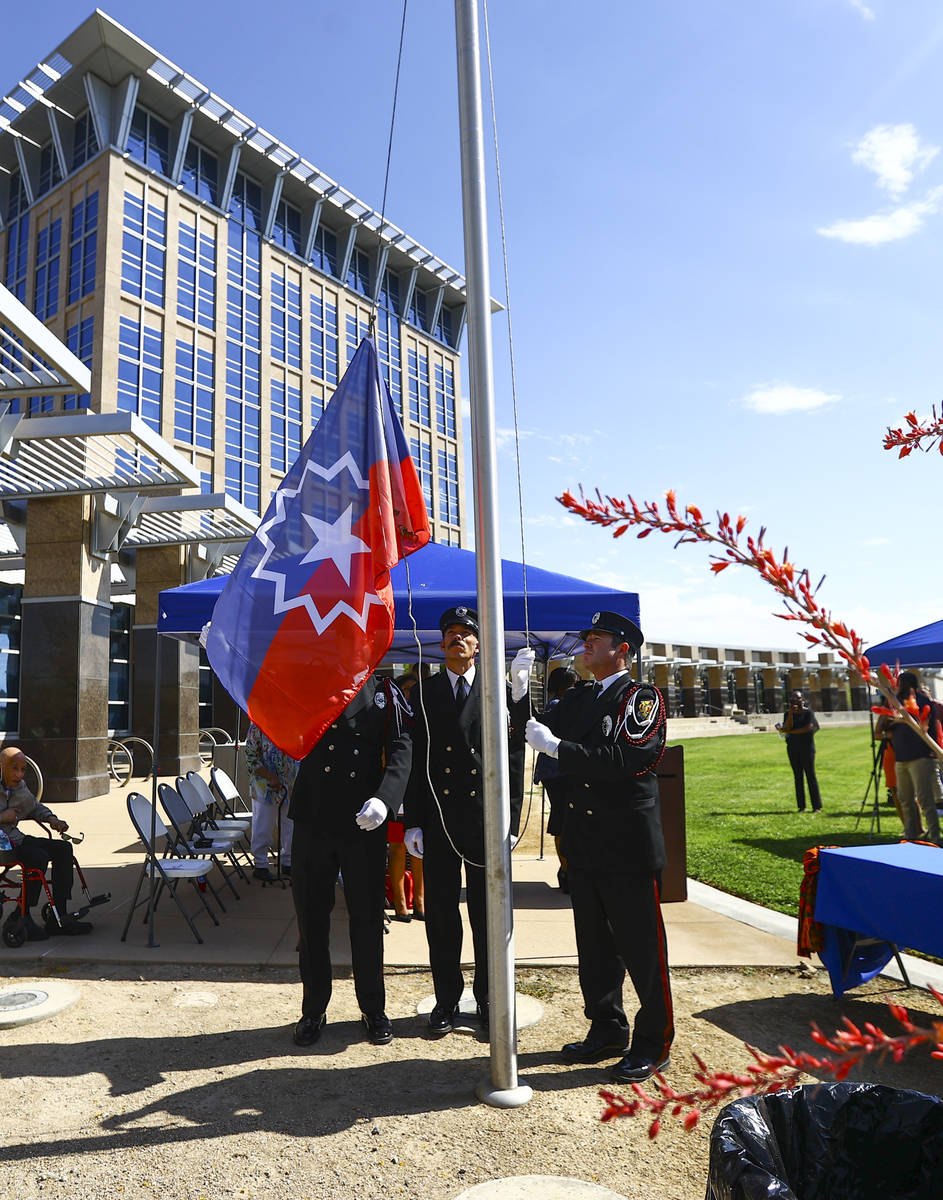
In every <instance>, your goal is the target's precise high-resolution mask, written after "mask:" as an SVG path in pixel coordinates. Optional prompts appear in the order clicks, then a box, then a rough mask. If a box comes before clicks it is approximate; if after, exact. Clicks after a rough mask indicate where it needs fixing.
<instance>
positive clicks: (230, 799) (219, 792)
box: [210, 767, 252, 820]
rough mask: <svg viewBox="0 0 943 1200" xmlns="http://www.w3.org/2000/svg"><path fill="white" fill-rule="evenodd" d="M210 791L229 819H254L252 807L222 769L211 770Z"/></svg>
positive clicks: (214, 768)
mask: <svg viewBox="0 0 943 1200" xmlns="http://www.w3.org/2000/svg"><path fill="white" fill-rule="evenodd" d="M210 790H211V791H212V793H213V795H214V796H215V797H216V799H217V800H218V801H219V804H220V808H221V810H222V811H223V812H224V813H225V814H226V816H227V817H248V818H249V819H250V820H251V819H252V805H251V804H249V803H248V801H246V800H245V799H244V798H243V797H242V795H241V794H240V792H239V789H238V788H237V787H236V785H235V784H234V783H233V781H232V780H231V779H230V778H229V776H228V775H227V774H226V772H225V771H224V770H223V769H222V767H213V768H211V770H210Z"/></svg>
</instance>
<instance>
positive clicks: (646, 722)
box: [616, 683, 665, 746]
mask: <svg viewBox="0 0 943 1200" xmlns="http://www.w3.org/2000/svg"><path fill="white" fill-rule="evenodd" d="M664 728H665V701H664V697H663V696H662V694H661V692H660V691H659V690H658V688H656V687H654V686H653V685H652V684H650V683H640V684H637V685H636V686H635V687H633V688H630V689H629V691H628V692H626V694H625V698H624V700H623V701H622V707H621V708H620V709H619V720H618V723H617V725H616V736H617V737H619V736H621V737H624V738H625V740H626V741H627V742H629V743H630V744H631V745H633V746H644V745H645V744H646V743H648V742H650V741H651V740H652V739H653V738H656V737H658V736H659V735H661V736H662V738H664Z"/></svg>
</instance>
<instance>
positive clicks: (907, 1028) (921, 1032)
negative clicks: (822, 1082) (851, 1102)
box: [599, 987, 943, 1138]
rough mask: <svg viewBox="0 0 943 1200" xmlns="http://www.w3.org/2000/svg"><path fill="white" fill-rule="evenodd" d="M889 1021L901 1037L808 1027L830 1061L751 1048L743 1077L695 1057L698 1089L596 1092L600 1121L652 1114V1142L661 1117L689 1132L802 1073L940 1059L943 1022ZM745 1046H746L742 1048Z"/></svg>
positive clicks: (847, 1027)
mask: <svg viewBox="0 0 943 1200" xmlns="http://www.w3.org/2000/svg"><path fill="white" fill-rule="evenodd" d="M930 991H931V992H933V995H934V996H935V997H936V1000H937V1002H938V1003H939V1004H941V1005H943V993H940V992H938V991H937V990H936V989H935V988H933V987H931V988H930ZM888 1008H889V1009H890V1011H891V1015H892V1016H893V1017H894V1019H895V1020H896V1021H897V1023H898V1024H899V1025H900V1026H901V1028H902V1030H903V1032H902V1033H900V1034H897V1035H896V1036H893V1037H892V1036H891V1035H889V1034H887V1033H885V1032H884V1030H883V1029H880V1028H879V1027H878V1026H877V1025H872V1024H871V1023H870V1022H868V1023H867V1024H866V1025H865V1027H864V1029H859V1028H858V1026H857V1025H855V1024H854V1022H853V1021H850V1020H849V1019H848V1018H847V1017H845V1018H844V1024H843V1028H842V1029H840V1030H837V1031H836V1032H835V1033H834V1034H832V1035H831V1037H829V1036H827V1035H826V1034H824V1033H822V1031H821V1030H820V1029H819V1028H818V1026H817V1025H813V1026H812V1040H813V1041H814V1042H816V1043H817V1044H818V1045H820V1046H822V1047H824V1048H825V1049H826V1050H828V1051H830V1054H831V1056H829V1055H825V1056H822V1057H818V1056H816V1055H813V1054H808V1053H806V1052H805V1051H800V1052H799V1053H796V1052H795V1051H794V1050H792V1049H791V1048H790V1047H788V1046H782V1047H780V1050H779V1054H763V1053H762V1052H761V1051H759V1050H757V1049H756V1047H755V1046H750V1045H747V1049H748V1050H749V1052H750V1054H751V1055H752V1056H753V1060H754V1061H753V1063H752V1064H751V1065H750V1066H749V1067H747V1069H746V1071H743V1072H740V1073H736V1072H732V1071H711V1070H710V1069H709V1068H708V1067H707V1066H706V1065H705V1063H704V1062H703V1061H702V1059H700V1058H699V1057H698V1056H697V1055H696V1054H695V1055H694V1061H695V1062H696V1064H697V1070H696V1071H695V1073H694V1078H695V1079H696V1080H697V1082H698V1083H699V1084H700V1087H697V1088H694V1089H692V1090H690V1091H687V1092H676V1091H675V1090H674V1088H672V1087H671V1086H670V1084H668V1083H667V1082H666V1080H665V1077H664V1076H663V1075H660V1074H659V1075H656V1076H655V1081H656V1086H657V1089H658V1094H657V1095H654V1096H653V1095H650V1094H649V1093H648V1092H646V1091H645V1089H644V1088H643V1087H642V1086H641V1085H640V1084H637V1083H633V1084H632V1091H633V1093H634V1096H633V1098H632V1099H629V1100H627V1099H626V1098H625V1097H624V1096H620V1095H618V1094H616V1093H614V1092H610V1091H605V1090H603V1091H600V1093H599V1095H600V1096H601V1097H602V1099H603V1100H604V1101H605V1102H606V1107H605V1109H604V1110H603V1114H602V1120H603V1121H611V1120H614V1119H615V1118H616V1117H637V1116H640V1115H642V1114H643V1113H645V1114H651V1116H652V1122H651V1125H650V1126H649V1128H648V1136H649V1137H650V1138H655V1137H657V1136H658V1134H659V1132H660V1130H661V1120H662V1117H663V1116H664V1115H665V1114H666V1113H667V1115H668V1116H671V1117H675V1118H677V1119H678V1120H680V1121H681V1123H682V1125H683V1126H684V1128H685V1129H693V1128H694V1127H695V1125H697V1123H698V1121H699V1120H700V1118H701V1116H702V1114H703V1113H705V1112H707V1111H709V1110H710V1109H713V1108H716V1107H717V1106H718V1105H720V1104H724V1103H726V1102H727V1101H728V1100H731V1099H733V1097H734V1096H735V1095H737V1096H754V1095H759V1094H768V1093H771V1092H778V1091H782V1089H783V1088H790V1087H794V1086H795V1084H796V1083H797V1082H798V1080H799V1076H800V1074H801V1073H802V1072H804V1071H806V1072H808V1071H817V1072H819V1073H820V1074H825V1075H831V1076H832V1078H833V1079H836V1080H842V1079H844V1078H845V1077H846V1076H847V1075H848V1073H849V1072H850V1071H851V1070H852V1068H854V1067H855V1066H857V1065H858V1063H860V1062H861V1061H862V1060H863V1059H865V1058H867V1057H868V1056H870V1055H875V1054H876V1055H878V1056H879V1057H880V1058H890V1059H892V1060H893V1061H894V1062H900V1061H901V1059H902V1058H903V1057H904V1055H905V1054H907V1053H908V1052H909V1051H911V1050H913V1049H914V1048H915V1047H916V1046H923V1045H929V1046H932V1047H933V1049H932V1050H931V1057H933V1058H943V1020H940V1021H934V1022H933V1023H932V1025H931V1027H930V1028H929V1029H924V1028H921V1027H919V1026H917V1025H914V1023H913V1022H912V1021H911V1020H910V1014H909V1013H908V1012H907V1009H906V1008H904V1007H903V1006H902V1005H900V1004H888ZM744 1044H745V1045H746V1043H744Z"/></svg>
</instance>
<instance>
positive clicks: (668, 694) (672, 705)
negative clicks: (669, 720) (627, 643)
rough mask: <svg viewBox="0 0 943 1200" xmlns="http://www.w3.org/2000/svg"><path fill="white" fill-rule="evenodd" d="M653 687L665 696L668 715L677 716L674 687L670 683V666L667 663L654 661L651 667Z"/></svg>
mask: <svg viewBox="0 0 943 1200" xmlns="http://www.w3.org/2000/svg"><path fill="white" fill-rule="evenodd" d="M652 676H653V679H654V684H655V687H656V688H658V690H659V691H660V692H661V694H662V696H664V698H665V708H666V710H667V715H668V716H669V717H674V716H677V711H676V698H675V694H674V691H675V689H674V687H673V686H672V683H671V668H670V667H669V665H668V664H667V663H655V665H654V667H653V668H652Z"/></svg>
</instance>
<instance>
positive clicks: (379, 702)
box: [373, 691, 386, 708]
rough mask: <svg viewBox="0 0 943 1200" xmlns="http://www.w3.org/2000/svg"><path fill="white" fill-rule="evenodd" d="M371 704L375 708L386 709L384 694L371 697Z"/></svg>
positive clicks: (379, 693)
mask: <svg viewBox="0 0 943 1200" xmlns="http://www.w3.org/2000/svg"><path fill="white" fill-rule="evenodd" d="M373 703H374V704H375V705H376V706H377V708H386V692H384V691H379V692H377V694H376V695H375V696H374V697H373Z"/></svg>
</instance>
